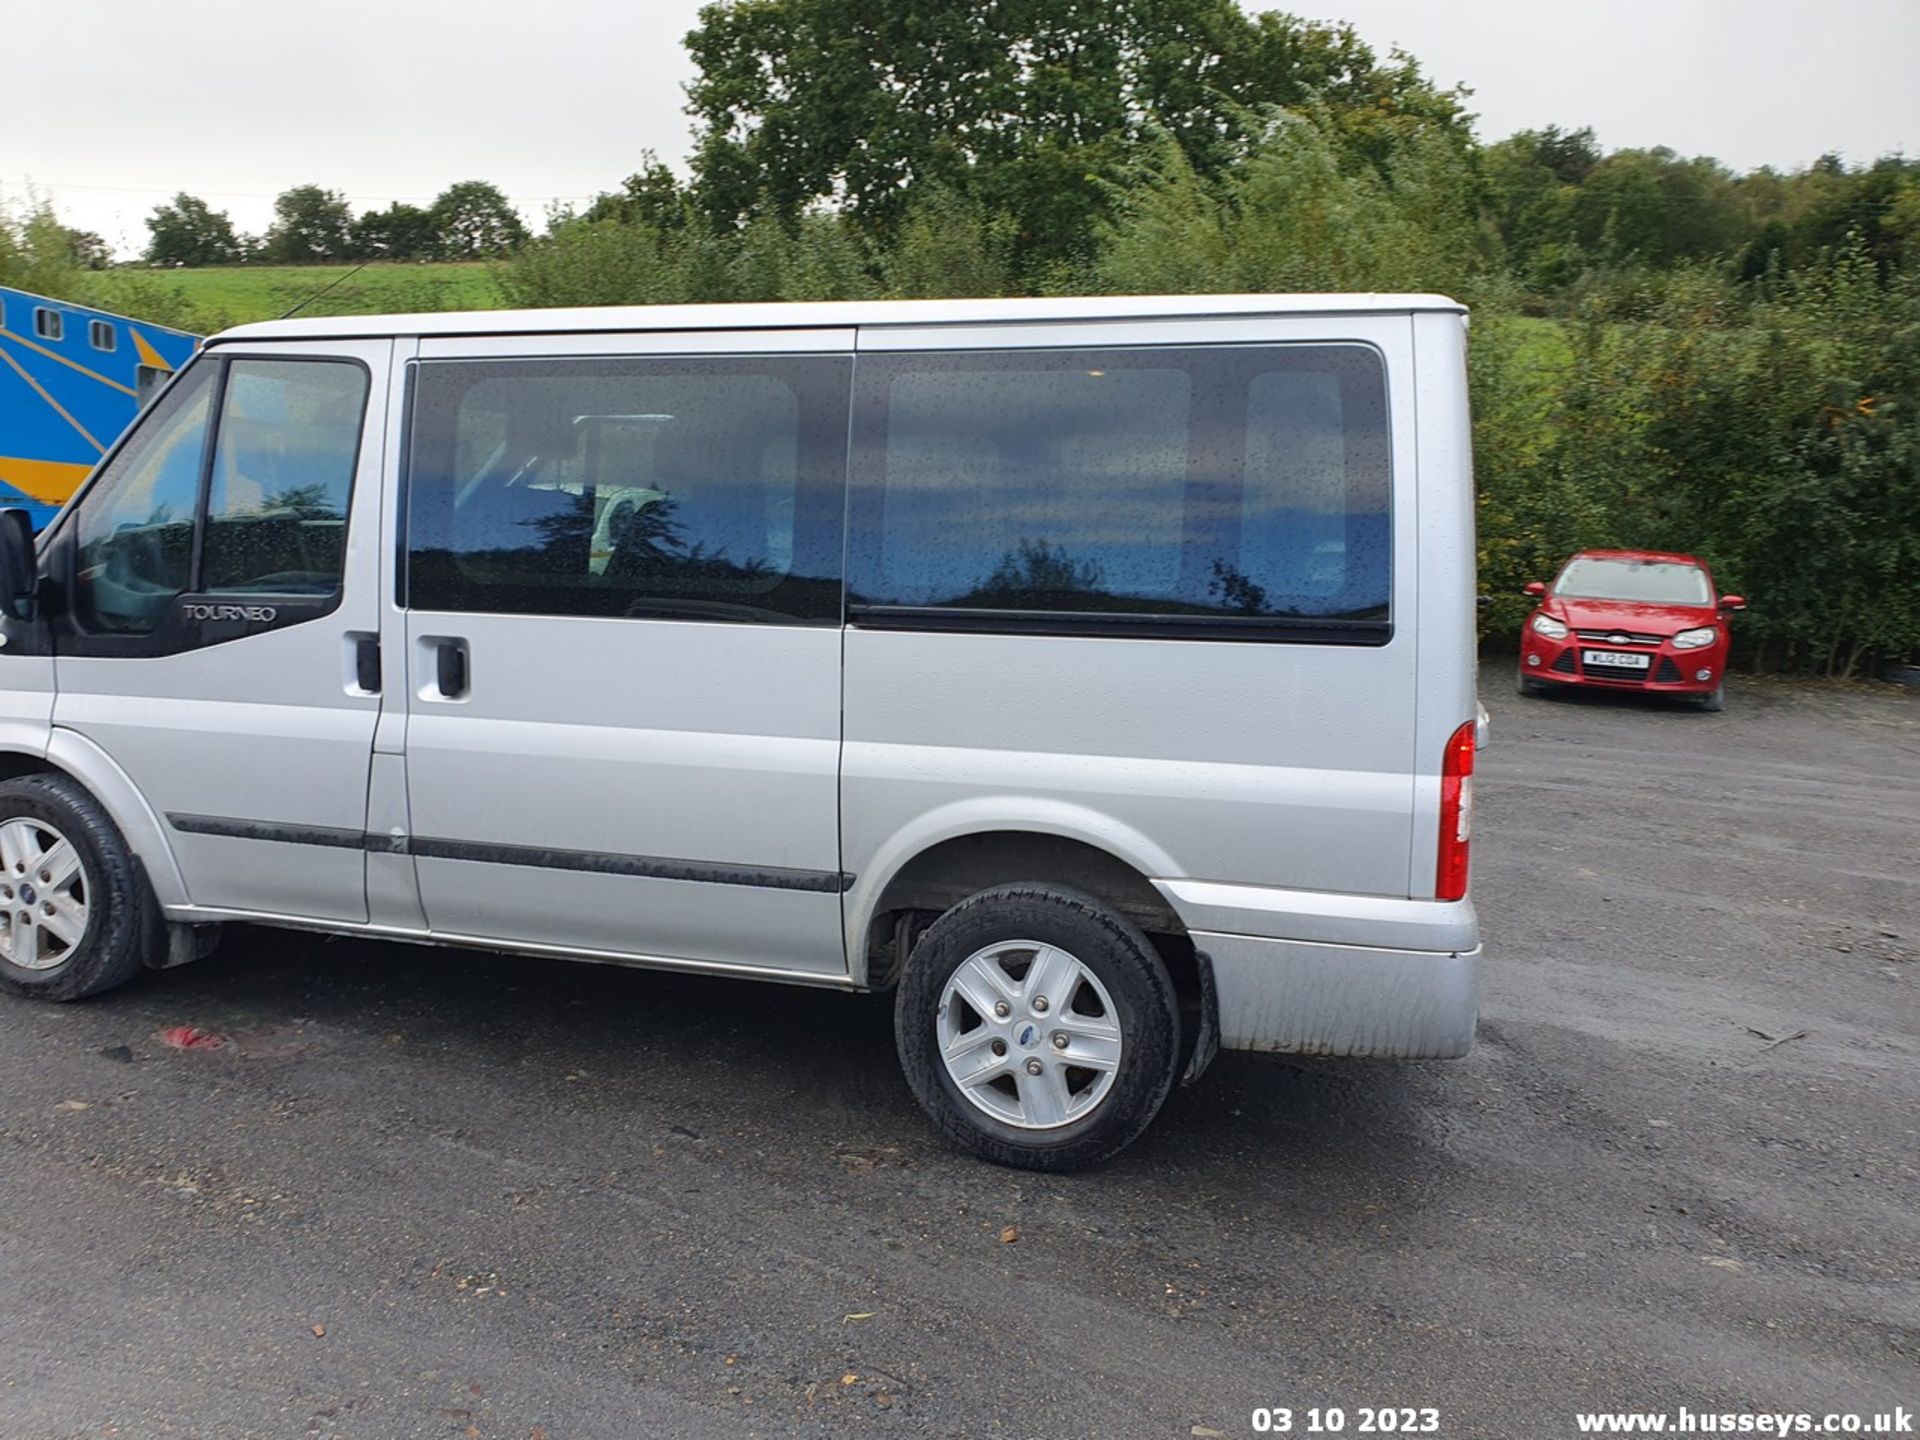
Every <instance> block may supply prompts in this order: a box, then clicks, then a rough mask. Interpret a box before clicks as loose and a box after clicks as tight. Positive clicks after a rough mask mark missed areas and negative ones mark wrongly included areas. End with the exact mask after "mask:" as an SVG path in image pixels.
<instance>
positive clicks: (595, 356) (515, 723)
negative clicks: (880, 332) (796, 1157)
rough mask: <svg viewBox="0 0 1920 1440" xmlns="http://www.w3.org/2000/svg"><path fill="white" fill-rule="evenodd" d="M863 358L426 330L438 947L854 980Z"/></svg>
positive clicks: (414, 724) (695, 341)
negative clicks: (849, 440)
mask: <svg viewBox="0 0 1920 1440" xmlns="http://www.w3.org/2000/svg"><path fill="white" fill-rule="evenodd" d="M851 349H852V337H851V335H850V334H849V333H845V332H806V333H801V334H794V335H754V336H732V337H729V336H716V335H693V336H645V335H626V336H588V337H579V336H575V337H523V338H514V339H509V340H491V341H470V340H453V339H445V340H427V341H424V342H423V343H422V345H421V351H420V359H419V362H418V364H417V368H416V372H415V376H414V405H413V427H412V436H411V447H410V466H409V468H410V474H409V478H408V482H407V486H408V488H407V495H406V507H407V516H406V535H407V554H406V567H405V568H406V575H405V590H406V593H405V596H404V600H403V603H404V604H405V606H406V608H407V615H406V634H407V655H408V665H409V667H410V671H411V675H410V681H409V685H408V691H409V705H410V707H411V708H410V716H409V722H408V731H407V744H406V765H407V794H408V801H409V812H410V824H411V829H412V834H411V836H410V837H409V840H408V848H409V850H410V851H411V853H412V855H413V857H414V863H415V866H416V873H417V875H418V877H419V885H420V895H421V900H422V902H423V904H424V907H425V910H426V918H427V923H428V926H429V928H430V929H431V930H432V931H434V932H435V933H437V934H444V935H449V936H457V937H471V938H481V939H489V940H504V941H509V942H514V943H519V944H524V945H530V946H551V947H555V948H558V949H564V950H570V951H585V952H590V953H601V954H607V955H610V956H619V955H626V956H636V957H641V958H648V959H659V960H667V961H677V962H686V963H692V964H696V965H701V966H707V967H728V968H748V969H761V970H770V971H782V972H796V973H802V974H805V973H813V974H818V975H821V976H823V977H824V976H838V975H842V974H844V973H845V969H846V958H845V954H844V948H843V945H842V941H841V925H840V897H841V893H842V890H843V882H842V876H841V866H840V843H839V810H838V800H837V785H838V780H837V772H838V765H839V751H840V616H841V581H840V567H841V540H842V517H843V511H844V504H845V469H846V428H847V427H846V416H847V404H848V387H849V383H850V372H851V366H852V362H851V358H850V354H849V352H850V351H851Z"/></svg>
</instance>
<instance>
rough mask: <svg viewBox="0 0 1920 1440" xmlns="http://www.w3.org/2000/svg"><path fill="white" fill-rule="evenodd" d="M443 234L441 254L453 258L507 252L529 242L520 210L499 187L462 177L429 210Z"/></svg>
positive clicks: (460, 258)
mask: <svg viewBox="0 0 1920 1440" xmlns="http://www.w3.org/2000/svg"><path fill="white" fill-rule="evenodd" d="M429 213H430V214H431V215H432V217H433V224H434V228H435V229H436V230H437V231H438V232H439V236H440V253H441V254H442V255H444V256H446V257H447V258H448V259H450V260H478V259H481V258H483V257H487V256H497V255H505V254H506V253H508V252H509V251H512V250H517V249H519V248H520V247H521V246H522V245H523V244H525V243H526V239H527V227H526V225H525V224H524V223H523V222H522V221H521V219H520V213H519V212H518V211H517V210H515V209H514V208H513V206H512V205H511V204H510V203H509V202H508V200H507V197H506V196H505V195H503V194H502V193H501V192H500V190H499V188H498V187H497V186H493V185H489V184H488V183H487V182H486V181H484V180H462V181H460V182H459V183H458V184H454V185H449V186H448V187H447V188H446V189H445V190H442V191H441V192H440V196H439V198H438V199H436V200H435V201H434V202H433V209H432V210H431V211H430V212H429Z"/></svg>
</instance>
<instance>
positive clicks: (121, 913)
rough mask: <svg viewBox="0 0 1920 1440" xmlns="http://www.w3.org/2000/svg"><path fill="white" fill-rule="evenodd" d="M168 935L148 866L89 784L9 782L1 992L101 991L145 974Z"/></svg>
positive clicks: (3, 812) (1, 837) (2, 810)
mask: <svg viewBox="0 0 1920 1440" xmlns="http://www.w3.org/2000/svg"><path fill="white" fill-rule="evenodd" d="M164 933H165V931H164V928H163V926H162V924H161V921H160V912H159V908H158V906H157V905H156V904H155V903H154V898H153V891H152V889H151V888H150V887H149V886H148V884H147V877H146V874H145V873H144V872H143V871H142V870H141V869H140V866H139V864H138V862H137V861H135V859H134V858H133V855H132V852H131V851H129V850H128V848H127V843H126V841H125V840H124V839H122V838H121V835H120V831H119V829H118V827H116V826H115V825H114V823H113V820H112V819H111V817H109V816H108V815H107V813H106V811H104V810H102V809H101V808H100V805H99V803H98V802H97V801H96V800H94V798H93V797H92V796H91V795H89V794H88V793H87V792H86V790H85V789H84V788H83V787H82V786H80V785H79V784H77V783H76V782H75V781H73V780H70V779H68V778H67V777H66V776H64V775H25V776H21V777H20V778H18V779H14V780H8V781H6V782H5V783H0V990H4V991H6V992H7V993H8V994H11V995H29V996H33V997H35V998H38V999H42V1000H79V999H81V998H83V997H85V996H88V995H97V994H99V993H100V992H101V991H103V990H111V989H113V988H114V987H115V986H116V985H123V984H125V983H126V982H127V981H128V980H131V979H132V978H133V977H134V976H135V975H137V974H138V973H139V972H140V969H141V967H142V965H143V964H144V963H145V962H146V961H147V960H148V959H149V958H151V957H153V956H155V955H156V954H157V953H158V950H159V948H160V945H161V943H162V937H163V936H164Z"/></svg>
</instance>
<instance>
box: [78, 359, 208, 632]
mask: <svg viewBox="0 0 1920 1440" xmlns="http://www.w3.org/2000/svg"><path fill="white" fill-rule="evenodd" d="M219 379H220V367H219V366H218V365H217V364H202V365H196V366H194V367H193V369H191V370H190V371H188V372H187V373H186V374H185V375H183V376H181V377H180V383H179V384H178V385H176V386H174V387H173V389H172V390H170V391H169V392H168V394H167V396H166V398H165V399H164V400H162V401H161V402H160V403H159V405H158V407H157V408H155V409H154V411H153V412H152V413H151V414H150V415H148V417H147V418H146V420H145V422H144V423H143V424H142V425H141V426H140V428H139V429H138V430H136V431H134V433H133V434H132V435H131V436H130V437H129V438H128V440H127V443H126V444H125V446H123V447H122V448H121V450H120V453H119V454H117V455H115V456H114V457H113V463H112V464H111V465H110V466H108V468H107V470H106V473H105V474H103V475H101V476H100V478H99V479H98V480H97V481H95V482H94V484H93V485H92V486H90V487H89V488H88V490H87V493H86V495H85V497H84V498H83V499H82V500H81V502H80V512H79V514H78V515H77V516H76V517H75V523H76V525H77V527H78V531H77V533H78V545H79V563H78V566H77V569H76V573H75V585H74V597H73V604H74V614H75V618H76V619H78V620H79V622H80V623H81V624H82V625H83V626H84V627H86V628H87V629H89V630H96V631H110V632H113V633H117V634H123V635H144V634H146V633H148V632H149V631H151V630H152V629H153V628H154V626H155V624H157V623H158V622H159V620H160V618H161V616H162V615H163V614H165V612H166V609H167V607H168V606H169V605H170V604H171V603H172V602H173V600H174V599H175V598H176V597H178V596H180V595H181V594H184V593H185V591H186V590H187V587H188V585H189V583H190V580H191V574H192V568H193V528H194V512H195V510H196V509H197V508H198V505H199V498H200V472H201V470H202V468H203V464H202V462H203V459H204V457H205V453H206V444H207V430H208V423H207V422H208V419H209V417H210V416H211V414H212V411H213V401H214V393H215V391H216V390H217V389H218V388H219Z"/></svg>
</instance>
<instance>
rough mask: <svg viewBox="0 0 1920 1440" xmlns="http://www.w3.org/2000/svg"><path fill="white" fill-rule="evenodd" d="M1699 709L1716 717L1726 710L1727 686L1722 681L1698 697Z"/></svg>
mask: <svg viewBox="0 0 1920 1440" xmlns="http://www.w3.org/2000/svg"><path fill="white" fill-rule="evenodd" d="M1700 708H1701V709H1702V710H1705V711H1707V712H1708V713H1709V714H1712V715H1718V714H1719V713H1720V712H1721V711H1722V710H1724V709H1726V708H1727V685H1726V682H1725V681H1724V680H1723V681H1721V682H1720V683H1719V684H1718V685H1716V686H1714V687H1713V689H1711V690H1709V691H1708V692H1707V693H1706V694H1705V695H1702V696H1701V697H1700Z"/></svg>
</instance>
